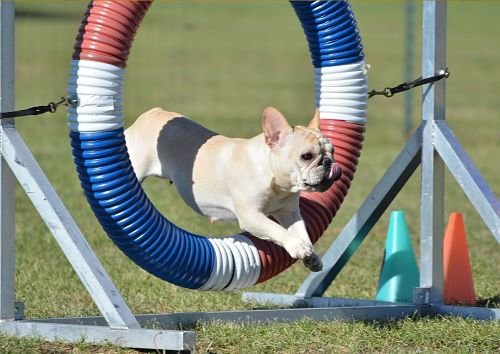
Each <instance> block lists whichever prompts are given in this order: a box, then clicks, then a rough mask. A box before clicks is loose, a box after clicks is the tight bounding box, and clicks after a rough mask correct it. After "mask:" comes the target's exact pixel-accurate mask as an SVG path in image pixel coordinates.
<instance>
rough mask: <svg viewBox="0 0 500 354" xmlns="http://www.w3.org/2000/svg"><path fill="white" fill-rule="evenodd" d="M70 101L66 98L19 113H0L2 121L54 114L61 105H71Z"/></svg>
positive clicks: (19, 111) (22, 110)
mask: <svg viewBox="0 0 500 354" xmlns="http://www.w3.org/2000/svg"><path fill="white" fill-rule="evenodd" d="M69 103H70V102H69V99H68V98H65V97H61V99H60V100H59V101H57V102H49V103H48V104H46V105H45V106H34V107H30V108H26V109H21V110H18V111H12V112H1V113H0V119H7V118H17V117H26V116H37V115H39V114H43V113H47V112H50V113H54V112H55V111H57V107H59V106H60V105H64V106H67V105H68V104H69Z"/></svg>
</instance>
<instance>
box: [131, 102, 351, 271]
mask: <svg viewBox="0 0 500 354" xmlns="http://www.w3.org/2000/svg"><path fill="white" fill-rule="evenodd" d="M318 128H319V115H318V112H317V111H316V113H315V115H314V117H313V119H312V120H311V122H310V123H309V125H308V127H303V126H295V127H291V126H290V125H289V124H288V121H287V120H286V118H285V117H284V116H283V114H281V113H280V112H279V111H278V110H277V109H276V108H273V107H268V108H266V109H265V110H264V113H263V114H262V130H263V133H261V134H259V135H257V136H255V137H253V138H250V139H240V138H229V137H225V136H223V135H219V134H217V133H215V132H213V131H210V130H208V129H207V128H205V127H203V126H201V125H200V124H198V123H196V122H194V121H192V120H189V119H187V118H185V117H184V116H183V115H181V114H178V113H174V112H168V111H165V110H163V109H161V108H153V109H151V110H149V111H147V112H145V113H143V114H142V115H141V116H140V117H139V118H137V120H136V121H135V122H134V123H133V124H132V125H131V126H130V127H129V128H128V129H127V130H126V131H125V139H126V144H127V147H128V153H129V156H130V160H131V163H132V167H133V169H134V172H135V174H136V176H137V178H138V180H139V182H142V181H143V180H144V179H145V178H146V177H148V176H156V177H160V178H165V179H168V180H170V181H171V183H173V184H174V185H175V187H176V188H177V190H178V192H179V194H180V195H181V197H182V198H183V199H184V201H185V202H186V203H187V204H188V205H189V206H190V207H191V208H192V209H194V210H195V211H196V212H198V213H200V214H202V215H204V216H206V217H207V218H209V219H210V221H211V222H216V221H219V220H221V221H222V220H224V221H228V220H233V221H234V220H237V221H238V223H239V226H240V228H241V229H242V230H244V231H247V232H249V233H251V234H253V235H255V236H256V237H259V238H261V239H264V240H271V241H273V242H275V243H276V244H278V245H280V246H282V247H284V248H285V250H286V251H287V252H288V253H289V254H290V256H291V257H292V258H295V259H302V260H303V261H304V264H305V265H306V267H308V268H309V269H310V270H311V271H320V270H321V269H322V262H321V259H320V257H319V256H318V255H317V254H316V253H315V252H314V250H313V245H312V243H311V240H310V238H309V235H308V234H307V230H306V226H305V224H304V220H303V219H302V217H301V215H300V210H299V194H300V192H302V191H305V192H323V191H325V190H327V189H328V188H329V187H330V186H331V185H332V184H333V182H334V181H335V180H337V179H339V178H340V175H341V173H342V169H341V167H340V166H339V165H338V164H337V163H335V161H334V159H333V146H332V144H331V142H330V140H329V139H328V138H327V137H325V136H324V135H323V134H322V133H321V132H320V131H319V129H318Z"/></svg>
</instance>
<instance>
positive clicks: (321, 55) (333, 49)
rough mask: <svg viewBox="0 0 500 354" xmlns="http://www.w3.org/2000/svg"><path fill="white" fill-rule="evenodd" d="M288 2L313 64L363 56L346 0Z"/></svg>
mask: <svg viewBox="0 0 500 354" xmlns="http://www.w3.org/2000/svg"><path fill="white" fill-rule="evenodd" d="M291 4H292V6H293V8H294V10H295V13H296V14H297V17H298V18H299V20H300V23H301V24H302V28H303V29H304V33H305V35H306V38H307V42H308V44H309V51H310V53H311V57H312V62H313V65H314V67H315V68H321V67H327V66H337V65H345V64H352V63H356V62H359V61H362V60H363V59H364V53H363V46H362V44H361V37H360V35H359V31H358V27H357V24H356V20H355V19H354V16H353V14H352V10H351V7H350V5H349V3H348V2H347V1H345V0H335V1H291Z"/></svg>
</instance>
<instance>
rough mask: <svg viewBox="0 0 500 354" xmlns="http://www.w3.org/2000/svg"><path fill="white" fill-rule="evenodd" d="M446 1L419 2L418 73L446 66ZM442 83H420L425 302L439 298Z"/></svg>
mask: <svg viewBox="0 0 500 354" xmlns="http://www.w3.org/2000/svg"><path fill="white" fill-rule="evenodd" d="M446 11H447V3H446V1H442V0H439V1H436V0H433V1H430V0H428V1H424V2H423V39H422V41H423V48H422V76H423V77H430V76H433V75H436V74H437V73H439V72H440V71H441V70H444V69H445V68H446V22H447V21H446V20H447V18H446V17H447V16H446ZM445 83H446V80H441V81H438V82H436V83H431V84H427V85H425V86H424V87H423V104H422V120H423V125H424V128H423V132H422V182H421V209H420V215H421V216H420V220H421V221H420V237H421V238H420V248H421V249H420V254H421V257H420V267H421V270H420V287H421V288H423V289H428V290H427V294H426V295H425V300H424V301H423V302H425V303H442V302H443V228H444V225H443V223H444V222H443V217H444V163H443V160H442V159H441V157H440V156H439V154H438V152H437V151H436V149H435V146H434V132H435V129H436V124H435V123H436V122H437V121H443V120H444V119H445Z"/></svg>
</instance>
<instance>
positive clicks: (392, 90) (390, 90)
mask: <svg viewBox="0 0 500 354" xmlns="http://www.w3.org/2000/svg"><path fill="white" fill-rule="evenodd" d="M449 76H450V72H449V71H448V68H446V69H445V70H443V71H442V72H440V73H439V74H437V75H434V76H430V77H426V78H421V77H419V78H418V79H416V80H413V81H410V82H404V83H402V84H400V85H397V86H394V87H386V88H385V89H383V90H382V91H376V90H371V91H370V92H368V98H372V97H373V96H377V95H381V96H385V97H392V96H394V95H395V94H396V93H400V92H404V91H408V90H411V89H412V88H415V87H417V86H422V85H425V84H429V83H431V82H436V81H439V80H441V79H447V78H448V77H449Z"/></svg>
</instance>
